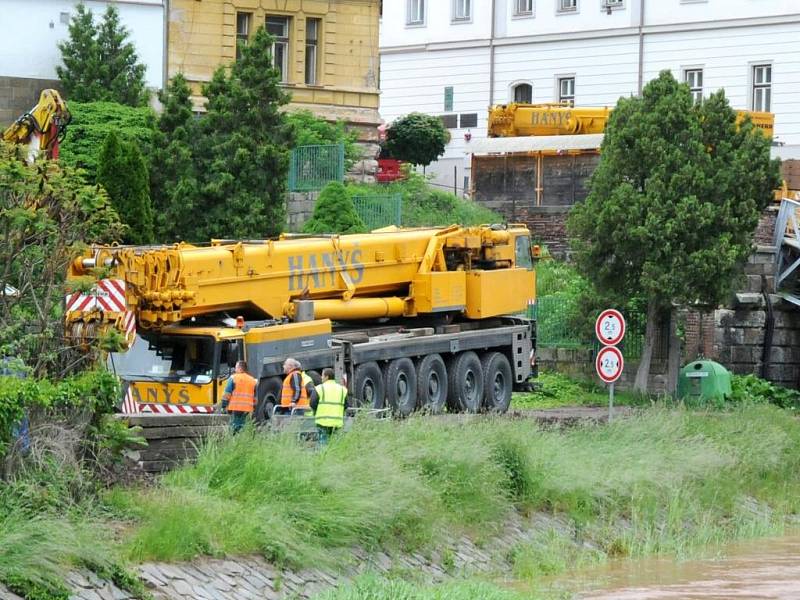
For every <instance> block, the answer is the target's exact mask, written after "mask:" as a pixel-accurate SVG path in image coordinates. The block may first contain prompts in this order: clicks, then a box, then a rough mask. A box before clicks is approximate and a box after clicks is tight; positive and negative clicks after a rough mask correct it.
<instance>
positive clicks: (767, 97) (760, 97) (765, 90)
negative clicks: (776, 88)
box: [753, 65, 772, 112]
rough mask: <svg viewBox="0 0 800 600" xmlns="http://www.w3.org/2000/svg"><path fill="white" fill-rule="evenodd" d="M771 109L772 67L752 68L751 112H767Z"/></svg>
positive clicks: (758, 66) (760, 66)
mask: <svg viewBox="0 0 800 600" xmlns="http://www.w3.org/2000/svg"><path fill="white" fill-rule="evenodd" d="M771 108H772V65H754V66H753V110H755V111H759V112H769V111H770V109H771Z"/></svg>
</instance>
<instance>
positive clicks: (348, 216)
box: [303, 181, 367, 233]
mask: <svg viewBox="0 0 800 600" xmlns="http://www.w3.org/2000/svg"><path fill="white" fill-rule="evenodd" d="M366 230H367V226H366V225H365V224H364V221H362V220H361V217H360V216H359V215H358V213H357V212H356V207H355V206H354V205H353V200H352V199H351V198H350V196H349V195H348V194H347V190H346V189H345V187H344V185H342V184H341V183H339V182H338V181H333V182H331V183H329V184H328V185H326V186H325V187H324V188H323V189H322V193H320V195H319V198H317V202H316V204H315V205H314V214H313V215H312V216H311V218H310V219H309V220H308V221H306V223H305V225H303V231H304V232H306V233H363V232H365V231H366Z"/></svg>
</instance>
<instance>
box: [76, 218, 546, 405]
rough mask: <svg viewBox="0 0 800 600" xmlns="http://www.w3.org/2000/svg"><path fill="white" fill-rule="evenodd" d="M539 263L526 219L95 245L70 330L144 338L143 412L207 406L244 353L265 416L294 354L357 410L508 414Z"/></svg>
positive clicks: (81, 339)
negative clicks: (333, 380)
mask: <svg viewBox="0 0 800 600" xmlns="http://www.w3.org/2000/svg"><path fill="white" fill-rule="evenodd" d="M534 254H535V253H534V251H533V249H532V246H531V242H530V236H529V232H528V230H527V228H526V227H524V226H522V225H509V226H480V227H459V226H451V227H447V228H426V229H406V230H402V229H396V228H388V229H385V230H377V231H374V232H372V233H368V234H361V235H342V236H325V237H294V238H293V237H284V238H281V239H278V240H254V241H225V240H218V241H213V242H212V243H211V244H210V245H207V246H193V245H188V244H176V245H173V246H163V247H94V248H90V249H88V250H86V252H85V253H84V254H83V255H81V256H78V257H76V258H75V259H74V260H73V262H72V264H71V267H70V271H69V274H68V278H69V279H70V280H85V279H86V278H88V277H92V276H93V275H96V274H97V273H98V272H99V271H101V270H102V272H103V274H104V279H102V280H100V281H98V282H97V283H96V284H95V285H94V287H93V289H92V291H91V292H89V293H82V292H78V291H76V292H74V293H72V294H70V295H69V296H68V297H67V302H66V316H65V318H66V330H67V336H68V337H69V338H71V341H72V342H73V343H75V342H77V343H89V342H90V341H91V340H92V339H96V338H97V337H98V336H101V335H103V334H104V333H107V332H108V330H109V329H111V330H115V331H117V332H118V333H119V334H121V336H123V337H124V339H125V345H126V346H128V347H130V346H131V345H132V344H133V342H134V340H138V341H136V343H135V344H133V347H132V348H130V349H129V350H128V351H127V353H126V355H128V356H131V357H134V356H135V357H136V358H135V360H133V359H132V360H130V361H127V362H128V363H129V364H128V366H127V367H126V369H124V371H125V372H124V374H123V378H124V379H125V381H126V383H127V390H128V392H127V393H128V400H129V402H128V405H129V406H131V405H133V406H135V407H136V410H137V411H143V412H182V413H186V412H211V411H213V410H214V408H215V407H216V406H218V404H219V402H220V401H221V398H222V394H223V391H224V386H225V383H226V379H227V378H228V376H229V375H230V373H231V371H232V368H233V366H234V365H235V363H236V361H237V360H238V359H244V360H246V361H247V364H248V370H249V372H250V373H251V375H253V376H254V377H255V378H256V379H257V380H258V382H259V383H258V390H257V396H258V406H257V409H256V419H257V420H264V419H266V418H268V416H269V414H270V407H271V406H273V405H274V404H275V403H276V402H277V401H278V399H279V396H280V390H281V382H282V372H281V365H282V363H283V361H284V359H285V358H286V357H289V356H291V357H294V358H296V359H298V360H299V361H301V363H302V364H303V368H304V370H306V371H308V372H310V373H311V374H312V376H315V375H316V372H318V371H320V370H321V369H323V368H325V367H333V368H334V369H335V371H336V372H337V375H338V377H343V378H344V379H345V381H346V382H347V386H348V388H349V390H350V397H351V398H353V399H354V400H355V401H356V402H357V403H359V404H360V405H361V406H368V407H375V408H384V407H386V408H391V409H392V410H393V412H395V413H396V414H399V415H408V414H410V413H411V412H413V411H415V410H425V411H429V412H434V413H435V412H441V411H443V410H445V409H447V410H450V411H461V412H480V411H496V412H505V411H506V410H507V409H508V407H509V403H510V401H511V393H512V391H513V390H514V389H524V388H525V387H526V386H527V382H528V380H529V378H530V377H531V375H532V371H533V368H534V367H533V364H534V349H535V336H536V330H535V323H534V322H533V321H532V320H529V319H528V318H526V317H525V313H526V311H527V309H528V307H529V305H530V304H531V303H533V302H534V295H535V273H534V269H533V266H534ZM76 287H80V286H76ZM83 289H85V286H84V288H83Z"/></svg>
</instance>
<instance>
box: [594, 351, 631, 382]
mask: <svg viewBox="0 0 800 600" xmlns="http://www.w3.org/2000/svg"><path fill="white" fill-rule="evenodd" d="M624 366H625V361H624V360H623V359H622V352H620V351H619V348H617V347H616V346H605V347H603V348H602V349H601V350H600V352H598V353H597V361H596V364H595V367H596V368H597V374H598V375H599V376H600V379H602V380H603V381H605V382H606V383H614V382H615V381H616V380H617V379H619V377H620V375H622V369H623V368H624Z"/></svg>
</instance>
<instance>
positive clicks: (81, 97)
mask: <svg viewBox="0 0 800 600" xmlns="http://www.w3.org/2000/svg"><path fill="white" fill-rule="evenodd" d="M127 38H128V30H127V29H126V28H125V27H124V26H123V25H122V24H121V23H120V20H119V12H118V11H117V9H116V7H114V6H113V5H109V7H108V8H107V9H106V12H105V14H104V15H103V20H102V22H101V23H100V25H99V26H98V25H97V24H96V23H95V22H94V15H93V14H92V11H91V10H89V9H87V8H86V7H85V6H84V5H83V4H78V5H77V7H76V12H75V15H74V16H73V17H72V19H71V21H70V24H69V39H68V40H67V41H65V42H61V43H60V44H59V45H58V47H59V49H60V50H61V59H62V62H63V63H64V65H63V66H58V67H56V72H57V73H58V78H59V79H60V80H61V83H62V84H63V86H64V91H65V92H66V95H67V98H68V99H69V100H73V101H77V102H93V101H96V100H107V101H110V102H118V103H120V104H127V105H130V106H141V105H143V104H146V103H147V98H148V93H147V90H146V88H145V81H144V73H145V68H146V67H145V66H144V65H143V64H140V63H139V62H138V56H137V54H136V49H135V47H134V46H133V44H132V43H131V42H129V41H126V40H127Z"/></svg>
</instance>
